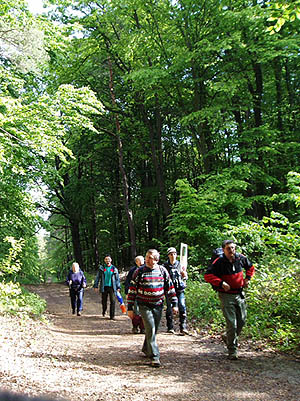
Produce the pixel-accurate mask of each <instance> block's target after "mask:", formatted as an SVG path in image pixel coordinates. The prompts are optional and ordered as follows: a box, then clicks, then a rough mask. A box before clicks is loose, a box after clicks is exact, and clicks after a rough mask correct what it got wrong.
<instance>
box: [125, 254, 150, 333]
mask: <svg viewBox="0 0 300 401" xmlns="http://www.w3.org/2000/svg"><path fill="white" fill-rule="evenodd" d="M134 261H135V265H134V266H133V267H132V268H131V269H130V270H129V272H128V274H127V276H126V279H125V284H124V285H125V294H126V295H128V291H129V286H130V281H131V279H132V276H133V273H134V272H135V271H136V269H139V268H140V267H141V266H142V265H143V264H144V262H145V260H144V256H141V255H139V256H137V257H136V258H135V259H134ZM133 312H134V314H133V318H132V332H133V334H138V333H139V329H140V333H141V334H145V327H144V322H143V319H142V316H141V314H140V312H139V307H138V305H137V302H135V303H134V308H133Z"/></svg>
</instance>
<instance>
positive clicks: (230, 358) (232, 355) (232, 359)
mask: <svg viewBox="0 0 300 401" xmlns="http://www.w3.org/2000/svg"><path fill="white" fill-rule="evenodd" d="M228 359H229V360H230V361H237V360H238V356H237V354H236V353H233V354H229V355H228Z"/></svg>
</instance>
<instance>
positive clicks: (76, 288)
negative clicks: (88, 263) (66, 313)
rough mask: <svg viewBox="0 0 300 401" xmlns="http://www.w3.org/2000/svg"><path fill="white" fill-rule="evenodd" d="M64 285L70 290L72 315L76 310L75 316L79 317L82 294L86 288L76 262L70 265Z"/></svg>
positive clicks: (81, 272)
mask: <svg viewBox="0 0 300 401" xmlns="http://www.w3.org/2000/svg"><path fill="white" fill-rule="evenodd" d="M66 283H67V285H68V286H69V290H70V298H71V307H72V313H73V315H75V310H76V309H77V316H80V315H81V311H82V309H83V294H84V288H85V287H86V278H85V276H84V274H83V271H82V270H81V269H80V267H79V264H78V263H77V262H74V263H73V264H72V268H71V269H70V270H69V273H68V275H67V280H66Z"/></svg>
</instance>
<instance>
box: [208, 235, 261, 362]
mask: <svg viewBox="0 0 300 401" xmlns="http://www.w3.org/2000/svg"><path fill="white" fill-rule="evenodd" d="M222 250H223V253H222V254H220V256H218V257H216V259H215V260H214V261H213V262H212V263H211V264H210V266H209V267H208V269H207V271H206V273H205V275H204V279H205V281H206V282H207V283H210V284H211V285H212V286H213V288H214V289H215V290H216V291H217V292H218V295H219V299H220V302H221V308H222V312H223V315H224V318H225V321H226V336H223V337H222V338H223V340H224V341H225V343H226V346H227V349H228V358H229V359H230V360H236V359H238V356H237V349H238V336H239V335H240V333H241V331H242V328H243V326H244V325H245V321H246V314H247V311H246V302H245V295H244V292H243V289H244V288H246V287H248V285H249V281H250V279H251V277H252V276H253V275H254V266H253V265H252V263H251V262H250V260H249V259H248V258H246V256H244V255H242V254H240V253H237V252H236V244H235V243H234V241H232V240H225V241H223V243H222ZM244 270H245V272H246V276H245V278H244Z"/></svg>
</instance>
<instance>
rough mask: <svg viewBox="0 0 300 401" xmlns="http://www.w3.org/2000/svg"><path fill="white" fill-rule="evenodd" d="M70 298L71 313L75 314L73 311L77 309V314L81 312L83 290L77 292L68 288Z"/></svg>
mask: <svg viewBox="0 0 300 401" xmlns="http://www.w3.org/2000/svg"><path fill="white" fill-rule="evenodd" d="M70 297H71V306H72V311H73V312H75V309H77V312H81V311H82V309H83V288H82V289H81V290H79V291H78V290H74V289H73V288H70Z"/></svg>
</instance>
